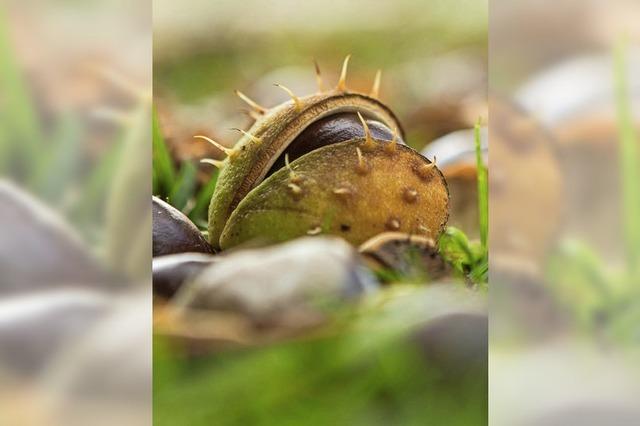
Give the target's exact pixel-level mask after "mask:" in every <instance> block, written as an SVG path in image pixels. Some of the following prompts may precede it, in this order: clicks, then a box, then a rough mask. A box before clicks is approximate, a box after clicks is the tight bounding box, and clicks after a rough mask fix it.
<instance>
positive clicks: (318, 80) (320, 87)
mask: <svg viewBox="0 0 640 426" xmlns="http://www.w3.org/2000/svg"><path fill="white" fill-rule="evenodd" d="M313 66H314V68H315V69H316V83H318V92H319V93H322V92H324V84H323V83H322V75H321V74H320V67H319V66H318V61H316V60H315V59H314V60H313Z"/></svg>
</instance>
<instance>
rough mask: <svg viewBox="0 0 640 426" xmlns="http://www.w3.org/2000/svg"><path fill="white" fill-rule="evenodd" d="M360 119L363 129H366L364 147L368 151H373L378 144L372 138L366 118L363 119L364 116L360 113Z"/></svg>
mask: <svg viewBox="0 0 640 426" xmlns="http://www.w3.org/2000/svg"><path fill="white" fill-rule="evenodd" d="M358 117H359V118H360V122H361V123H362V128H363V129H364V137H365V142H364V145H363V147H364V148H366V149H367V150H371V149H373V148H375V146H376V144H375V143H374V142H373V139H372V138H371V131H370V130H369V126H368V125H367V122H366V121H364V118H362V114H360V112H358Z"/></svg>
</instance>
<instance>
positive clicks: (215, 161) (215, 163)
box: [200, 158, 224, 169]
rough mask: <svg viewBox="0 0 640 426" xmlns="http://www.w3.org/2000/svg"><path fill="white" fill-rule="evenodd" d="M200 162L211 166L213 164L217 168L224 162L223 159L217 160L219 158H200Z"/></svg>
mask: <svg viewBox="0 0 640 426" xmlns="http://www.w3.org/2000/svg"><path fill="white" fill-rule="evenodd" d="M200 162H201V163H204V164H211V165H212V166H215V167H217V168H219V169H221V168H222V166H224V162H223V161H219V160H213V159H211V158H203V159H202V160H200Z"/></svg>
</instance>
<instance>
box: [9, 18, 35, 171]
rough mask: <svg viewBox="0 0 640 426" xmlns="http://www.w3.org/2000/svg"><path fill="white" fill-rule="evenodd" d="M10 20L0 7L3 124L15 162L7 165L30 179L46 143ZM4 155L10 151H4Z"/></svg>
mask: <svg viewBox="0 0 640 426" xmlns="http://www.w3.org/2000/svg"><path fill="white" fill-rule="evenodd" d="M8 28H9V26H8V19H7V16H6V11H5V9H4V7H2V6H1V5H0V93H2V102H3V105H2V116H3V117H2V122H1V123H0V125H1V126H3V127H4V128H5V132H7V134H6V136H7V137H6V138H5V140H4V142H7V143H9V144H11V152H12V154H15V155H16V156H17V158H18V159H19V161H15V159H14V160H13V161H11V162H9V163H8V164H7V166H11V167H12V168H14V169H15V170H13V171H18V172H19V173H20V174H22V175H26V176H28V175H29V172H30V170H31V166H32V165H33V164H34V163H33V162H32V161H33V160H35V159H37V158H38V157H39V156H40V155H41V150H40V149H39V144H40V143H41V142H42V140H43V139H42V132H41V127H40V121H39V119H38V116H37V114H36V111H35V108H34V107H33V105H32V101H31V96H30V94H29V91H28V90H27V86H26V84H25V81H24V78H23V76H22V70H21V69H20V67H19V65H18V64H17V62H16V61H15V55H14V52H13V49H12V46H11V40H10V38H9V34H8ZM3 151H8V150H6V149H3Z"/></svg>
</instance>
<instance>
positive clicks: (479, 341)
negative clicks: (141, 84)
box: [153, 0, 488, 425]
mask: <svg viewBox="0 0 640 426" xmlns="http://www.w3.org/2000/svg"><path fill="white" fill-rule="evenodd" d="M487 19H488V18H487V4H486V2H483V1H466V0H456V1H447V2H444V1H429V0H424V1H409V0H401V1H395V2H389V1H331V2H313V3H312V2H295V1H287V0H279V1H272V2H261V1H254V0H248V1H244V2H242V3H238V2H232V1H216V2H209V1H200V0H194V1H189V2H187V3H186V4H185V3H179V2H173V1H169V0H156V1H155V2H154V83H153V84H154V102H153V103H154V110H155V117H154V188H153V193H154V195H156V196H159V197H160V198H162V199H164V200H166V201H168V202H169V203H170V204H171V205H173V206H174V207H177V208H178V209H180V210H181V211H182V212H184V213H185V214H186V215H187V216H188V217H189V218H190V219H191V220H192V221H193V222H194V223H195V224H196V225H197V226H198V227H199V228H200V229H201V230H203V231H204V230H206V221H207V208H208V203H209V199H210V197H211V194H212V192H213V189H214V187H215V183H216V182H215V179H216V170H215V168H213V167H212V166H211V165H208V164H200V163H199V160H201V159H203V158H214V159H221V158H223V156H222V153H221V152H220V151H219V150H217V149H216V148H215V147H213V146H211V145H210V144H207V143H206V142H203V141H202V140H197V139H194V138H193V136H194V135H206V136H209V137H211V138H213V139H215V140H216V141H219V142H220V143H222V144H224V145H226V146H232V145H233V144H234V143H235V141H236V140H237V139H238V133H237V132H235V131H233V130H231V128H241V129H248V128H249V126H250V125H251V124H252V122H253V120H252V119H251V118H250V117H248V115H247V110H246V108H247V106H246V104H244V103H243V102H242V101H241V100H240V99H238V98H237V97H236V96H235V95H234V92H233V91H234V89H238V90H240V91H242V92H243V93H245V94H247V95H249V96H250V97H251V98H253V99H254V100H256V101H257V102H258V103H260V104H262V105H265V106H273V105H276V104H278V103H281V102H283V101H286V100H287V99H288V97H287V96H286V94H284V92H283V91H281V90H279V89H278V88H277V87H274V83H281V84H283V85H285V86H287V87H288V88H290V89H291V90H292V91H293V92H294V93H296V94H297V95H300V96H302V95H306V94H311V93H314V92H316V90H317V86H316V79H315V75H314V65H313V60H314V59H315V60H316V61H317V62H318V64H319V67H320V70H321V73H322V76H323V79H324V84H325V85H326V86H327V87H330V86H332V85H335V84H336V82H337V80H338V75H339V72H340V67H341V65H342V61H343V60H344V58H345V56H346V55H347V54H351V55H352V56H351V61H350V64H349V72H348V76H347V85H348V86H349V88H351V89H354V90H357V91H360V92H363V93H368V92H369V90H370V88H371V85H372V83H373V79H374V75H375V73H376V70H378V69H382V85H381V90H380V99H381V100H382V102H384V103H385V104H387V105H389V107H390V108H391V109H392V110H393V111H394V112H395V113H396V114H397V115H398V117H399V119H400V121H401V122H402V124H403V126H404V128H405V130H406V133H407V142H408V144H409V145H410V146H412V147H413V148H415V149H417V150H418V151H420V150H423V149H425V148H426V147H427V146H428V145H429V143H430V142H432V141H433V140H436V139H438V138H440V137H443V136H445V135H449V134H451V133H453V132H456V131H460V130H464V131H466V133H464V136H463V137H464V138H466V139H465V142H468V144H469V146H471V147H473V143H474V133H473V131H472V130H470V129H473V127H474V125H475V124H476V122H477V121H478V118H479V117H481V118H483V119H484V120H486V117H487V100H486V60H487ZM485 122H486V121H485ZM482 134H483V137H484V138H485V139H486V132H483V133H482ZM483 143H486V140H484V142H483ZM472 149H473V148H472ZM425 155H426V154H425ZM429 157H430V158H431V155H429ZM474 158H475V157H474ZM473 161H474V164H475V159H474V160H473ZM472 182H473V186H474V187H475V185H476V182H475V178H473V181H472ZM470 204H471V206H472V207H471V208H470V210H469V211H470V214H467V216H466V217H465V216H455V218H454V224H455V225H456V226H458V227H460V228H462V230H463V231H464V232H465V233H466V234H467V235H469V238H473V239H474V240H477V239H478V236H479V232H480V231H479V225H478V217H477V211H476V210H473V208H474V207H475V206H476V198H475V196H473V197H472V201H471V203H470ZM450 224H451V222H450ZM230 256H233V254H232V255H230ZM297 259H299V257H298V258H297ZM255 260H259V259H255ZM295 262H296V260H295V259H294V260H292V262H291V265H290V266H291V268H290V269H291V270H288V268H283V267H282V265H280V267H281V268H282V270H281V271H280V273H281V274H282V276H283V277H285V276H287V274H293V275H295V274H296V273H300V268H299V267H297V268H296V265H295V264H294V263H295ZM252 266H253V265H252V264H246V265H245V269H246V272H247V274H246V275H247V276H249V277H250V276H251V270H252ZM485 266H486V263H485ZM341 267H342V265H341V264H336V265H335V268H336V269H339V268H341ZM317 269H318V268H315V269H314V270H313V273H316V272H317V271H316V270H317ZM236 272H238V271H236ZM485 274H486V268H485ZM327 276H329V275H327ZM253 277H254V279H256V280H259V279H260V278H259V277H256V274H254V275H253ZM402 278H403V279H401V280H400V281H403V282H402V283H400V284H397V285H391V286H388V287H384V288H383V289H382V290H381V291H378V292H376V293H374V294H371V295H368V296H366V297H364V298H363V299H362V300H360V302H359V303H355V304H350V305H347V306H335V307H331V308H330V315H329V318H330V320H329V321H326V319H325V320H322V321H320V322H319V325H316V326H314V327H309V326H307V327H306V328H305V327H304V326H303V325H302V324H304V321H308V320H309V318H308V317H307V316H304V315H303V316H299V317H292V318H291V319H290V320H291V321H293V322H292V323H286V324H280V328H277V327H276V330H273V329H269V328H268V327H267V326H265V327H264V329H263V330H260V329H257V330H256V329H253V328H251V327H247V325H246V320H244V319H240V320H238V319H237V318H235V319H233V317H231V318H232V320H231V321H228V320H225V318H226V317H225V313H224V312H216V313H215V314H213V315H211V316H210V317H207V316H206V315H203V316H202V317H198V316H197V315H196V314H194V315H193V316H190V317H189V318H190V321H191V322H190V323H189V324H184V323H181V324H176V323H175V321H177V320H175V317H173V316H172V313H171V310H170V309H169V310H167V309H165V305H164V302H162V301H160V300H156V301H155V302H154V303H155V306H154V319H155V328H156V336H155V338H154V422H155V423H157V424H159V425H164V424H167V425H168V424H194V425H195V424H221V425H222V424H229V425H235V424H256V425H257V424H292V425H293V424H349V425H356V424H363V425H365V424H366V425H371V424H381V425H382V424H422V423H424V421H425V419H427V418H428V419H431V421H432V422H433V424H460V425H470V424H483V423H485V422H486V416H487V412H486V404H487V394H486V385H487V381H486V380H487V378H486V324H485V326H484V328H483V323H482V322H483V320H484V321H486V283H483V285H480V286H476V288H474V289H468V288H466V286H465V284H464V282H462V281H461V282H449V281H447V280H446V279H445V281H444V282H439V283H426V282H425V279H424V276H422V277H419V276H410V277H402ZM283 280H285V279H284V278H283ZM305 315H306V314H305ZM207 318H208V319H207ZM442 318H445V319H447V320H448V319H451V321H450V322H446V321H445V322H446V325H444V330H445V331H444V332H443V333H444V334H446V333H448V332H449V331H454V332H456V333H457V334H456V336H455V337H452V338H451V340H450V341H449V343H451V342H452V341H453V342H455V343H454V345H456V344H457V345H458V346H456V347H457V350H458V358H456V357H455V356H452V357H448V356H447V355H446V354H445V355H443V354H440V355H437V356H435V357H434V354H433V353H432V349H431V346H430V345H431V344H433V343H434V342H431V343H429V342H427V340H428V339H429V337H426V335H424V336H423V335H422V334H421V331H420V330H422V329H423V327H421V325H424V324H432V325H433V326H434V327H438V325H437V324H436V323H437V321H433V323H430V320H433V319H436V320H437V319H442ZM457 319H461V323H457V322H456V321H457ZM316 320H317V319H313V321H316ZM208 321H209V322H208ZM313 321H312V322H313ZM454 322H456V324H457V325H454ZM470 322H471V326H470V327H469V328H467V326H468V325H469V323H470ZM474 322H475V323H474ZM438 324H440V323H438ZM449 326H453V328H452V329H449V328H448V327H449ZM301 328H303V329H304V330H303V331H302V332H301V331H300V329H301ZM426 328H427V327H424V329H426ZM476 331H477V334H474V333H475V332H476ZM433 333H434V334H438V333H437V332H435V331H433ZM483 333H484V334H483ZM427 334H428V333H427ZM440 337H443V336H442V333H441V334H440ZM450 337H451V336H448V337H445V339H447V338H450ZM436 339H438V338H436ZM440 343H443V342H440ZM467 344H468V346H465V345H467ZM435 346H437V343H436V344H435ZM467 347H468V348H471V350H472V351H475V350H477V351H478V352H473V353H466V354H465V353H464V351H465V350H466V348H467ZM482 348H484V349H482ZM437 350H438V349H436V350H435V351H436V352H437ZM445 352H446V351H445Z"/></svg>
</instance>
